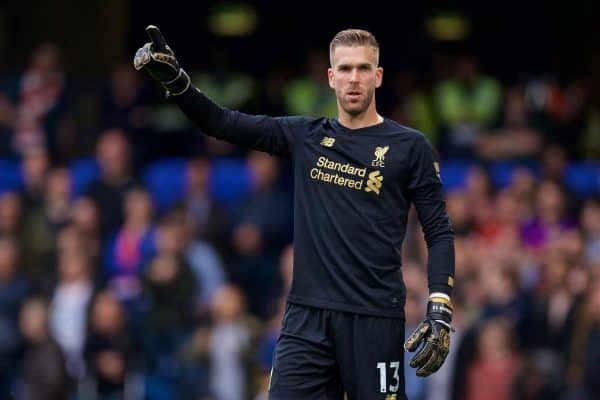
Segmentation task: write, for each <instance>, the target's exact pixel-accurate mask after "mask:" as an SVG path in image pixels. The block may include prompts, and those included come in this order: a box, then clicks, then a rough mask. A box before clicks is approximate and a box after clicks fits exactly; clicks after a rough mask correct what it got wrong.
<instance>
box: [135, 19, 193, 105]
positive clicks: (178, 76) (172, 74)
mask: <svg viewBox="0 0 600 400" xmlns="http://www.w3.org/2000/svg"><path fill="white" fill-rule="evenodd" d="M146 32H147V33H148V36H149V37H150V42H148V43H146V44H145V45H144V46H143V47H141V48H140V49H138V51H137V52H136V53H135V57H134V59H133V66H134V67H135V69H136V70H138V71H139V70H142V69H143V70H144V71H145V72H146V73H147V74H148V75H150V77H152V79H154V80H156V81H158V82H159V83H160V84H161V85H162V86H163V87H164V88H165V89H166V90H167V94H168V95H170V96H177V95H179V94H181V93H183V92H185V91H186V90H187V88H188V87H189V86H190V77H189V76H188V74H186V73H185V71H184V70H183V69H182V68H181V67H180V66H179V63H178V62H177V59H176V58H175V54H174V53H173V50H171V48H170V47H169V46H168V45H167V43H166V42H165V38H164V37H163V35H162V33H160V30H159V29H158V28H157V27H156V26H154V25H148V27H147V28H146Z"/></svg>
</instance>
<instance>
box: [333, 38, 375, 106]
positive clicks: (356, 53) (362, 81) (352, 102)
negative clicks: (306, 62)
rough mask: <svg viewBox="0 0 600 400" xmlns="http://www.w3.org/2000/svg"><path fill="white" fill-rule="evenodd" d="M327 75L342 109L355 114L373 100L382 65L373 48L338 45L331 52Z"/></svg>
mask: <svg viewBox="0 0 600 400" xmlns="http://www.w3.org/2000/svg"><path fill="white" fill-rule="evenodd" d="M327 75H328V77H329V86H330V87H331V88H332V89H333V90H334V91H335V95H336V97H337V101H338V104H339V105H340V107H341V108H342V110H344V111H345V112H346V113H348V114H350V115H359V114H361V113H363V112H365V110H367V108H368V107H369V105H370V104H371V103H372V102H373V100H374V95H375V89H376V88H378V87H379V86H381V79H382V77H383V68H381V67H378V66H377V50H376V49H375V48H373V47H371V46H351V47H350V46H340V47H336V48H335V50H334V51H333V54H331V67H330V68H329V69H328V70H327Z"/></svg>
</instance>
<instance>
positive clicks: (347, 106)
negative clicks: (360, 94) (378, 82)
mask: <svg viewBox="0 0 600 400" xmlns="http://www.w3.org/2000/svg"><path fill="white" fill-rule="evenodd" d="M374 94H375V90H369V91H367V92H366V93H365V95H364V98H363V99H362V100H361V101H360V102H358V103H352V102H350V101H344V95H342V97H341V98H340V97H338V99H341V101H340V105H341V106H342V109H343V110H344V111H345V112H346V113H348V114H349V115H352V116H356V115H360V114H362V113H363V112H365V111H366V110H367V108H369V104H371V101H372V100H373V96H374Z"/></svg>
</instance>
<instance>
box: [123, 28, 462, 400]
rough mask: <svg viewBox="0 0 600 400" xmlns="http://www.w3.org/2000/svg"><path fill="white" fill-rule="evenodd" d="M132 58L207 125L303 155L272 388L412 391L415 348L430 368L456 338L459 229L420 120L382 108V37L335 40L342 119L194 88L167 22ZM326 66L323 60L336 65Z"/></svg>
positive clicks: (371, 394)
mask: <svg viewBox="0 0 600 400" xmlns="http://www.w3.org/2000/svg"><path fill="white" fill-rule="evenodd" d="M147 32H148V34H149V36H150V39H151V42H149V43H146V44H145V45H144V46H143V47H142V48H140V49H139V50H138V52H137V53H136V55H135V59H134V66H135V68H136V69H137V70H143V71H144V72H146V73H147V74H148V75H149V76H150V77H152V78H153V79H154V80H156V81H157V82H158V83H160V84H161V85H162V86H163V87H164V88H165V90H166V91H167V94H168V97H169V98H170V99H172V100H173V101H174V102H175V103H177V105H178V106H179V107H180V108H181V110H182V111H183V112H184V113H185V115H187V117H188V118H190V119H191V120H192V121H193V122H194V123H195V124H196V125H198V127H200V128H201V130H202V131H203V132H205V133H206V134H208V135H211V136H214V137H216V138H218V139H221V140H226V141H230V142H233V143H237V144H240V145H243V146H246V147H248V148H252V149H255V150H260V151H264V152H268V153H270V154H274V155H278V156H281V157H283V158H287V159H289V160H291V161H292V162H293V170H294V185H295V186H294V189H295V190H294V193H295V195H294V196H295V198H294V272H293V283H292V287H291V289H290V293H289V295H288V299H287V306H286V311H285V316H284V319H283V323H282V330H281V336H280V338H279V340H278V343H277V347H276V350H275V355H274V362H273V370H272V371H271V381H270V385H269V396H270V399H273V400H278V399H282V400H306V399H311V400H315V399H336V400H337V399H340V400H341V399H343V398H344V394H346V395H347V397H348V399H349V400H355V399H369V400H372V399H382V400H392V399H403V398H405V397H406V396H405V394H404V373H403V357H404V348H406V349H407V350H409V351H417V353H416V355H415V356H414V357H413V358H412V360H411V362H410V365H411V366H412V367H413V368H416V374H417V375H418V376H427V375H429V374H431V373H433V372H435V371H437V370H438V369H439V368H440V366H441V365H442V364H443V362H444V360H445V358H446V355H447V354H448V349H449V345H450V330H451V325H450V324H451V320H452V303H451V301H450V295H451V292H452V286H453V283H454V279H453V276H454V239H453V232H452V229H451V226H450V221H449V218H448V215H447V213H446V207H445V204H444V200H443V197H442V191H441V181H440V176H439V169H438V164H437V163H436V161H435V159H434V155H433V151H432V149H431V146H430V145H429V143H428V142H427V140H426V139H425V137H424V136H423V135H422V134H421V133H420V132H418V131H415V130H413V129H410V128H407V127H405V126H402V125H399V124H398V123H396V122H394V121H392V120H390V119H388V118H384V117H382V116H381V115H379V114H378V113H377V109H376V102H375V90H376V88H378V87H379V86H380V85H381V83H382V78H383V69H382V68H381V67H380V66H379V44H378V43H377V41H376V39H375V37H374V36H373V35H372V34H371V33H369V32H367V31H363V30H357V29H348V30H344V31H341V32H339V33H338V34H336V35H335V37H334V38H333V40H332V41H331V43H330V46H329V50H330V63H331V66H330V68H328V70H327V75H328V79H329V85H330V86H331V88H332V89H333V91H334V92H335V95H336V98H337V103H338V116H337V118H312V117H300V116H295V117H278V118H274V117H268V116H261V115H248V114H244V113H241V112H238V111H232V110H228V109H226V108H224V107H221V106H219V105H218V104H216V103H214V102H213V101H212V100H211V99H209V98H208V97H207V96H205V95H204V94H203V93H202V92H201V90H199V89H197V88H195V87H194V86H193V85H192V83H191V82H190V78H189V76H188V75H187V74H186V72H185V71H184V70H183V69H182V68H181V67H180V65H179V63H178V61H177V59H176V58H175V55H174V53H173V50H172V49H171V48H170V47H169V46H167V44H166V43H165V40H164V38H163V36H162V35H161V33H160V31H159V30H158V28H156V27H154V26H149V27H148V28H147ZM324 72H325V71H324ZM411 204H414V206H415V208H416V211H417V215H418V218H419V220H420V222H421V225H422V226H423V231H424V234H425V240H426V242H427V246H428V262H427V271H428V282H429V283H428V285H429V292H430V296H429V303H428V305H427V310H426V315H425V318H424V320H423V322H422V323H421V325H420V326H419V327H418V328H417V329H416V331H415V332H414V333H413V334H412V335H411V336H410V337H409V338H408V340H407V341H406V343H404V346H403V344H402V338H403V337H404V301H405V296H406V293H405V291H406V289H405V286H404V283H403V279H402V274H401V268H400V265H401V260H400V248H401V245H402V241H403V239H404V234H405V231H406V223H407V217H408V212H409V208H410V206H411Z"/></svg>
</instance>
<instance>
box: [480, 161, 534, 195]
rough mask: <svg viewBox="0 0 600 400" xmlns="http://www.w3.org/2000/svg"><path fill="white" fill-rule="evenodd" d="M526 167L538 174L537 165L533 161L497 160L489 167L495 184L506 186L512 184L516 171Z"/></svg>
mask: <svg viewBox="0 0 600 400" xmlns="http://www.w3.org/2000/svg"><path fill="white" fill-rule="evenodd" d="M521 168H524V169H527V170H529V171H531V172H532V173H533V174H534V176H536V175H537V169H538V168H537V166H536V165H535V164H533V163H520V162H510V161H508V162H495V163H493V164H491V165H490V166H489V168H488V171H489V173H490V177H491V179H492V182H493V184H494V186H496V187H498V188H504V187H506V186H508V185H510V184H511V182H512V180H513V176H514V174H515V171H517V170H519V169H521Z"/></svg>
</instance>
